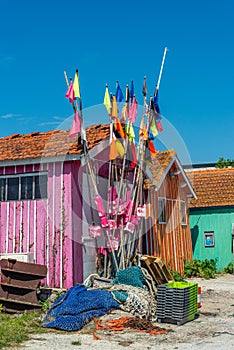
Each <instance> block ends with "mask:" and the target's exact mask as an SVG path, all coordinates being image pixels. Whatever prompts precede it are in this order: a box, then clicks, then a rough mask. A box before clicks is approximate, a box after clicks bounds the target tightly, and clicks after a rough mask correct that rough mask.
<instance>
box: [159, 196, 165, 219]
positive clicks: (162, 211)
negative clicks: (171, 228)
mask: <svg viewBox="0 0 234 350" xmlns="http://www.w3.org/2000/svg"><path fill="white" fill-rule="evenodd" d="M158 223H159V224H166V223H167V219H166V198H158Z"/></svg>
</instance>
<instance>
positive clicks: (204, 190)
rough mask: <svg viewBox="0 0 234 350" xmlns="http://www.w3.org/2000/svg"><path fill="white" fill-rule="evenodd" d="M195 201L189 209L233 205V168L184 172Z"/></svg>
mask: <svg viewBox="0 0 234 350" xmlns="http://www.w3.org/2000/svg"><path fill="white" fill-rule="evenodd" d="M186 174H187V176H188V178H189V179H190V181H191V183H192V185H193V188H194V191H195V193H196V195H197V200H195V199H191V201H190V204H189V206H190V208H201V207H214V206H215V207H216V206H230V205H234V168H223V169H206V170H193V171H187V172H186Z"/></svg>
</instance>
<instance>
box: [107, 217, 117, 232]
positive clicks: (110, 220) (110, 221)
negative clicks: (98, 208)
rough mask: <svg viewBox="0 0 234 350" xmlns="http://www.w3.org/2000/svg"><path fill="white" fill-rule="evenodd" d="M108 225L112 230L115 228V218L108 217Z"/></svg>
mask: <svg viewBox="0 0 234 350" xmlns="http://www.w3.org/2000/svg"><path fill="white" fill-rule="evenodd" d="M108 227H109V229H110V230H114V229H115V228H116V223H115V220H113V219H109V220H108Z"/></svg>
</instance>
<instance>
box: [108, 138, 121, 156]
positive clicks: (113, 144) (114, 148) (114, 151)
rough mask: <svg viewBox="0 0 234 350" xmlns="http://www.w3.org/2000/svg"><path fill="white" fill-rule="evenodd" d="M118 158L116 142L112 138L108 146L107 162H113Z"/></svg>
mask: <svg viewBox="0 0 234 350" xmlns="http://www.w3.org/2000/svg"><path fill="white" fill-rule="evenodd" d="M118 156H119V152H118V149H117V146H116V141H115V139H114V138H113V139H112V141H111V144H110V153H109V160H114V159H116V158H117V157H118Z"/></svg>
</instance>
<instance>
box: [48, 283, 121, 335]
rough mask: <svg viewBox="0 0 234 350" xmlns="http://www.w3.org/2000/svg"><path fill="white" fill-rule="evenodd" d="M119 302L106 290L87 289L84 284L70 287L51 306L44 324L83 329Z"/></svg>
mask: <svg viewBox="0 0 234 350" xmlns="http://www.w3.org/2000/svg"><path fill="white" fill-rule="evenodd" d="M112 308H115V309H118V308H119V303H118V302H117V301H116V300H115V299H114V298H113V296H112V295H111V293H109V292H108V291H106V290H87V288H86V287H85V286H84V285H83V284H80V285H77V286H74V287H72V288H70V289H69V290H68V291H67V293H65V294H64V295H62V296H61V297H60V298H58V299H57V301H56V302H55V303H54V304H53V305H52V306H51V308H50V309H49V310H48V312H47V314H46V316H45V318H44V326H45V327H47V328H57V329H63V330H66V331H75V330H79V329H81V328H82V327H83V326H84V325H85V324H86V323H88V322H89V321H91V320H92V319H93V318H94V317H98V316H103V315H105V314H106V313H107V312H108V311H109V310H110V309H112Z"/></svg>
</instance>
